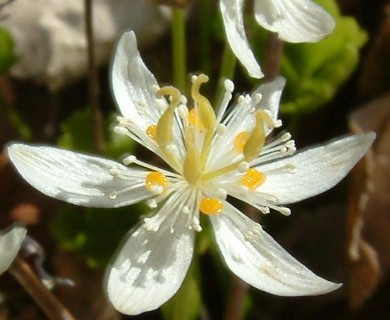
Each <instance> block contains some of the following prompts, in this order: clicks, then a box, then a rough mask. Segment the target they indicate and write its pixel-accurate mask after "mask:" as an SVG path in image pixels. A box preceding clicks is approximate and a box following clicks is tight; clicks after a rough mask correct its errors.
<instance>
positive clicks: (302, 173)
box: [258, 133, 375, 204]
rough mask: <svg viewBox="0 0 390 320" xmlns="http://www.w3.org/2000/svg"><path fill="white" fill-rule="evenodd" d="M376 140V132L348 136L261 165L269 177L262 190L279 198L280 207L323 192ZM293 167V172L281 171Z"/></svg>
mask: <svg viewBox="0 0 390 320" xmlns="http://www.w3.org/2000/svg"><path fill="white" fill-rule="evenodd" d="M374 139H375V134H374V133H371V134H365V135H354V136H348V137H346V138H341V139H338V140H334V141H331V142H329V143H327V144H324V145H321V146H319V147H314V148H309V149H307V150H306V151H301V152H299V153H297V154H295V155H293V156H292V157H288V158H284V159H281V160H279V161H275V162H272V163H270V164H267V165H263V166H259V167H258V169H259V170H260V171H262V172H264V173H265V174H266V176H267V178H266V181H265V183H264V184H263V185H261V186H260V187H259V188H258V191H259V192H263V193H268V194H271V195H274V196H276V197H277V199H278V201H277V203H278V204H287V203H293V202H297V201H300V200H303V199H306V198H309V197H312V196H315V195H317V194H319V193H322V192H324V191H326V190H328V189H330V188H332V187H333V186H334V185H336V184H337V183H338V182H339V181H340V180H341V179H343V178H344V177H345V176H346V175H347V173H348V172H349V171H350V170H351V169H352V168H353V167H354V165H355V164H356V163H357V162H358V161H359V160H360V159H361V158H362V157H363V156H364V154H365V153H366V152H367V150H368V148H369V147H370V146H371V144H372V142H373V141H374ZM290 165H293V169H288V170H283V169H280V170H278V169H279V168H283V167H286V166H290ZM267 173H268V174H267Z"/></svg>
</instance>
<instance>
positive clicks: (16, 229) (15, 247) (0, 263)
mask: <svg viewBox="0 0 390 320" xmlns="http://www.w3.org/2000/svg"><path fill="white" fill-rule="evenodd" d="M26 232H27V231H26V229H25V228H24V227H22V226H20V225H14V226H13V227H12V228H11V229H10V230H8V231H6V232H4V231H3V232H1V234H0V274H2V273H3V272H4V271H6V270H7V269H8V268H9V266H10V265H11V263H12V261H14V259H15V257H16V255H17V254H18V251H19V249H20V245H21V244H22V242H23V239H24V237H25V235H26Z"/></svg>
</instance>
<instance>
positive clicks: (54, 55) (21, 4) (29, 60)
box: [0, 0, 169, 91]
mask: <svg viewBox="0 0 390 320" xmlns="http://www.w3.org/2000/svg"><path fill="white" fill-rule="evenodd" d="M93 5H94V7H93V13H94V17H93V28H94V40H95V48H96V53H95V54H96V61H97V63H98V64H99V65H103V64H104V63H107V62H108V61H109V60H110V57H111V52H112V49H113V46H114V44H115V42H116V40H117V38H118V37H119V35H120V34H121V31H123V30H124V29H132V30H134V31H135V32H136V34H137V37H138V39H139V42H140V45H141V46H146V45H149V44H151V43H152V42H153V41H154V40H156V38H157V37H158V36H159V35H161V34H162V33H163V32H164V30H166V27H167V25H168V23H167V22H168V20H169V14H168V13H167V9H166V8H163V7H159V6H157V5H153V4H152V3H149V2H148V1H145V0H131V1H130V0H94V1H93ZM2 17H4V18H3V19H2V20H1V21H0V24H1V25H2V26H3V27H5V28H6V29H7V30H9V32H10V33H11V35H12V37H13V39H14V41H15V50H16V53H17V55H18V56H19V60H18V62H17V63H16V64H15V65H14V66H13V67H12V68H11V75H12V76H14V77H17V78H22V79H30V78H33V79H35V80H38V81H39V82H43V83H45V84H46V85H47V86H48V87H49V89H51V90H53V91H55V90H57V89H59V88H61V87H63V86H65V85H66V84H67V83H69V82H71V81H72V80H75V79H77V78H80V77H81V76H83V75H84V74H85V73H86V71H87V42H86V36H85V24H84V1H81V0H66V1H64V0H34V1H31V0H17V1H13V2H12V3H10V4H8V5H6V6H5V7H4V8H3V10H2Z"/></svg>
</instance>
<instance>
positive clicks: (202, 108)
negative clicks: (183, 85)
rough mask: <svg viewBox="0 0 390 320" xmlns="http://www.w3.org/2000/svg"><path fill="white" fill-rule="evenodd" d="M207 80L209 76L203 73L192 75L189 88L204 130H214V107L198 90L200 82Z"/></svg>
mask: <svg viewBox="0 0 390 320" xmlns="http://www.w3.org/2000/svg"><path fill="white" fill-rule="evenodd" d="M208 81H209V77H208V76H206V75H205V74H203V73H202V74H200V75H199V76H197V77H194V81H193V83H192V88H191V96H192V99H194V102H195V104H196V106H195V107H196V108H198V114H199V118H200V119H201V121H202V123H203V125H204V127H205V128H206V130H214V128H215V124H216V118H215V113H214V109H213V107H212V106H211V103H210V101H209V100H208V99H207V98H206V97H204V96H203V95H201V94H200V92H199V90H200V86H201V84H202V83H205V82H208Z"/></svg>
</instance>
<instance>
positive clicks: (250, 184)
mask: <svg viewBox="0 0 390 320" xmlns="http://www.w3.org/2000/svg"><path fill="white" fill-rule="evenodd" d="M265 179H266V176H265V174H264V173H262V172H260V171H258V170H256V169H254V168H251V169H249V170H248V171H247V172H246V173H245V175H244V176H243V177H242V179H241V184H242V185H243V186H244V187H247V188H248V189H249V190H255V189H256V188H258V187H259V186H260V185H262V184H263V183H264V182H265Z"/></svg>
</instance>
